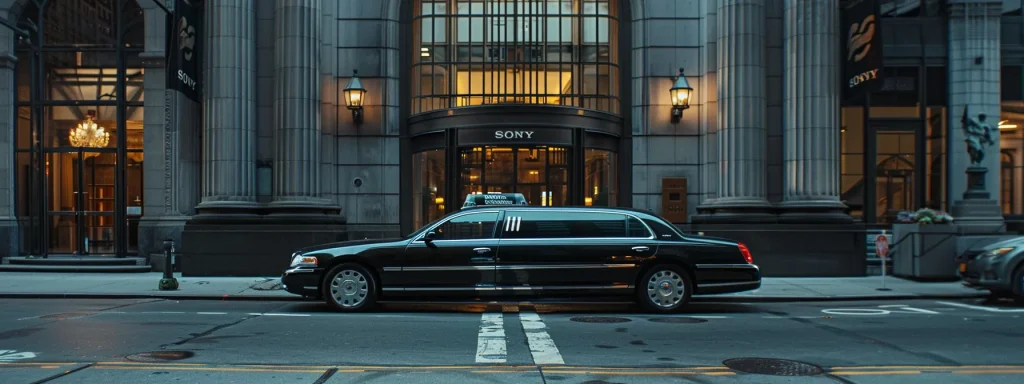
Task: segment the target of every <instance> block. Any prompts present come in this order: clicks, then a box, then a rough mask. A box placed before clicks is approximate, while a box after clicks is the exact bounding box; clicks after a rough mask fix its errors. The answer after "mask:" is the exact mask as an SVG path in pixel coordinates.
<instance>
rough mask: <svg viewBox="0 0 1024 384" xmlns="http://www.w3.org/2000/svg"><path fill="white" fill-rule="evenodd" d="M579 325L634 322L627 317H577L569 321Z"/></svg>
mask: <svg viewBox="0 0 1024 384" xmlns="http://www.w3.org/2000/svg"><path fill="white" fill-rule="evenodd" d="M569 320H570V321H575V322H578V323H628V322H630V321H632V320H630V319H627V318H625V317H599V316H577V317H572V318H570V319H569Z"/></svg>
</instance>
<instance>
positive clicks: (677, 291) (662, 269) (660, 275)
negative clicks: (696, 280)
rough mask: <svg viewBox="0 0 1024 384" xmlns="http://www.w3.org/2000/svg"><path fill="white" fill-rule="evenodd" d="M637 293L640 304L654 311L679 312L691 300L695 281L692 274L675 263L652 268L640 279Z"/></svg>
mask: <svg viewBox="0 0 1024 384" xmlns="http://www.w3.org/2000/svg"><path fill="white" fill-rule="evenodd" d="M636 288H637V295H638V296H639V297H638V299H639V301H640V304H641V305H643V306H644V307H645V308H647V309H648V310H650V311H652V312H657V313H672V312H677V311H679V309H681V308H682V307H683V306H685V305H686V303H688V302H689V301H690V296H691V295H692V290H693V282H692V281H691V280H690V274H688V273H686V271H685V270H683V269H682V268H680V267H678V266H675V265H669V264H665V265H658V266H655V267H654V268H651V270H650V271H648V272H647V273H646V274H645V275H644V278H643V280H641V281H640V284H639V286H637V287H636Z"/></svg>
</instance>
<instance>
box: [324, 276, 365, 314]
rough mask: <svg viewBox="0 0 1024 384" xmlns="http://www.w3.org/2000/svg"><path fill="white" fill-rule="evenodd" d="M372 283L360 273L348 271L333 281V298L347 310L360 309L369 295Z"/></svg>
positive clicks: (335, 277)
mask: <svg viewBox="0 0 1024 384" xmlns="http://www.w3.org/2000/svg"><path fill="white" fill-rule="evenodd" d="M369 287H370V282H369V281H367V279H366V276H364V275H363V274H362V273H360V272H359V271H354V270H351V269H346V270H343V271H341V272H338V274H337V275H334V279H332V280H331V298H332V299H334V302H335V303H338V305H340V306H342V307H345V308H352V307H358V306H359V305H361V304H362V303H363V302H364V301H366V296H367V294H368V293H369Z"/></svg>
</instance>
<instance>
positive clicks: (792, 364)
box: [722, 357, 825, 376]
mask: <svg viewBox="0 0 1024 384" xmlns="http://www.w3.org/2000/svg"><path fill="white" fill-rule="evenodd" d="M722 364H725V366H726V367H729V368H731V369H733V370H737V371H740V372H744V373H753V374H758V375H775V376H815V375H820V374H822V373H824V372H825V370H824V369H821V367H819V366H817V365H813V364H808V363H804V362H800V361H795V360H784V359H765V358H758V357H751V358H740V359H729V360H726V361H723V362H722Z"/></svg>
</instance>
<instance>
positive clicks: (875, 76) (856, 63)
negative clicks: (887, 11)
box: [840, 0, 883, 100]
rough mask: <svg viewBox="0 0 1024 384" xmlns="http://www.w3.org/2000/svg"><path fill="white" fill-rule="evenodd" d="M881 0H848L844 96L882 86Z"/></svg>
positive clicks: (844, 16)
mask: <svg viewBox="0 0 1024 384" xmlns="http://www.w3.org/2000/svg"><path fill="white" fill-rule="evenodd" d="M878 11H879V8H878V0H848V1H846V4H845V5H844V7H843V14H842V24H841V26H840V28H841V29H840V33H841V34H842V39H843V41H844V43H843V50H842V55H843V79H842V80H843V81H842V84H843V96H844V97H845V99H847V100H854V99H858V98H860V97H861V96H864V95H866V94H868V93H871V92H875V91H877V90H879V89H880V88H881V86H882V83H883V81H882V80H883V79H882V57H883V56H882V29H881V15H880V13H879V12H878Z"/></svg>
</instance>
